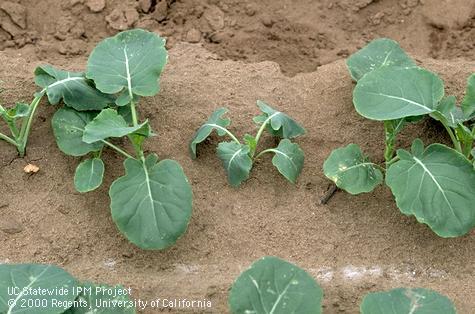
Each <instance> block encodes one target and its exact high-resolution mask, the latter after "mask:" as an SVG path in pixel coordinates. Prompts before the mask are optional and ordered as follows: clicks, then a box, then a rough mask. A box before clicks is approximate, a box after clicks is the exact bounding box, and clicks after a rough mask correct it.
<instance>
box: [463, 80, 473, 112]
mask: <svg viewBox="0 0 475 314" xmlns="http://www.w3.org/2000/svg"><path fill="white" fill-rule="evenodd" d="M462 110H463V113H464V114H465V116H466V117H467V118H470V119H471V118H473V117H474V116H475V73H473V74H472V75H470V76H469V78H468V79H467V89H466V90H465V97H464V98H463V100H462Z"/></svg>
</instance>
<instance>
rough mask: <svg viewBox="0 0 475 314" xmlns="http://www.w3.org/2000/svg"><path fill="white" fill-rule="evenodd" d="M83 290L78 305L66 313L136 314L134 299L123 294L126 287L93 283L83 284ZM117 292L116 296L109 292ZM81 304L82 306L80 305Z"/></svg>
mask: <svg viewBox="0 0 475 314" xmlns="http://www.w3.org/2000/svg"><path fill="white" fill-rule="evenodd" d="M80 287H81V288H82V289H83V291H86V292H82V293H81V294H80V295H79V296H78V297H77V299H76V301H77V303H76V304H77V305H78V306H74V307H72V308H70V309H69V310H67V311H66V312H64V314H91V313H94V314H135V313H136V311H135V307H134V301H132V300H131V299H130V296H129V295H125V294H121V295H119V292H120V293H122V292H124V287H122V286H120V285H117V286H108V285H95V284H92V283H84V284H81V285H80ZM102 291H105V292H106V293H102ZM108 292H111V293H112V294H114V293H115V294H116V296H115V297H114V296H113V295H112V296H109V295H108V294H107V293H108ZM79 305H80V306H79Z"/></svg>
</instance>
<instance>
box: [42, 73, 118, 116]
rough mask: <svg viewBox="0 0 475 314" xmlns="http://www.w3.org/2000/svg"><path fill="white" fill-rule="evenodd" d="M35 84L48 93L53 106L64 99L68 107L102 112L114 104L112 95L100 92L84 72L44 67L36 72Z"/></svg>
mask: <svg viewBox="0 0 475 314" xmlns="http://www.w3.org/2000/svg"><path fill="white" fill-rule="evenodd" d="M35 83H36V85H38V86H40V87H42V88H43V89H44V90H45V91H46V94H47V96H48V100H49V102H50V104H52V105H56V104H58V103H59V102H60V101H61V99H63V101H64V103H65V104H66V105H68V106H70V107H72V108H74V109H76V110H100V109H102V108H105V107H107V105H109V104H113V103H114V98H113V97H112V96H111V95H106V94H103V93H101V92H100V91H98V90H97V89H96V88H95V86H94V83H93V82H92V81H91V80H88V79H86V77H85V76H84V73H82V72H68V71H63V70H58V69H55V68H53V67H52V66H50V65H42V66H39V67H37V68H36V70H35Z"/></svg>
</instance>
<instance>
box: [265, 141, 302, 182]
mask: <svg viewBox="0 0 475 314" xmlns="http://www.w3.org/2000/svg"><path fill="white" fill-rule="evenodd" d="M268 151H272V152H274V153H275V155H274V157H273V158H272V164H273V165H274V166H275V167H276V168H277V169H278V170H279V172H280V173H281V174H282V175H283V176H284V177H285V178H286V179H287V180H289V181H290V182H292V183H295V182H296V181H297V178H298V176H299V175H300V172H302V168H303V162H304V153H303V150H302V149H300V147H299V146H298V145H297V144H295V143H292V142H291V141H290V140H288V139H283V140H281V141H280V143H279V146H277V147H276V148H273V149H269V150H268Z"/></svg>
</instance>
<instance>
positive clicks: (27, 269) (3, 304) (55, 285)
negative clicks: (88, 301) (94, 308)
mask: <svg viewBox="0 0 475 314" xmlns="http://www.w3.org/2000/svg"><path fill="white" fill-rule="evenodd" d="M76 285H77V282H76V280H75V279H74V278H73V277H72V276H71V275H70V274H69V273H67V272H66V271H64V270H63V269H61V268H59V267H56V266H53V265H41V264H11V265H10V264H2V265H0V313H8V314H17V313H18V314H19V313H22V314H59V313H63V312H64V311H65V310H66V308H62V307H59V306H54V304H53V299H54V300H56V301H57V302H56V304H66V303H70V304H71V303H72V302H73V301H74V299H75V298H76V296H77V295H76V294H75V293H76V291H75V289H73V287H75V286H76ZM13 288H15V289H17V291H16V293H15V295H10V294H9V293H8V292H9V291H10V289H13ZM24 289H27V290H24ZM28 289H32V290H34V291H36V290H37V289H45V290H47V291H59V290H60V289H62V290H63V291H64V292H63V293H54V294H44V295H40V294H34V293H25V292H24V291H26V292H28ZM7 300H9V302H7ZM10 300H11V301H10ZM43 300H45V301H43ZM45 303H46V304H45ZM29 304H42V305H40V306H28V305H29Z"/></svg>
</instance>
